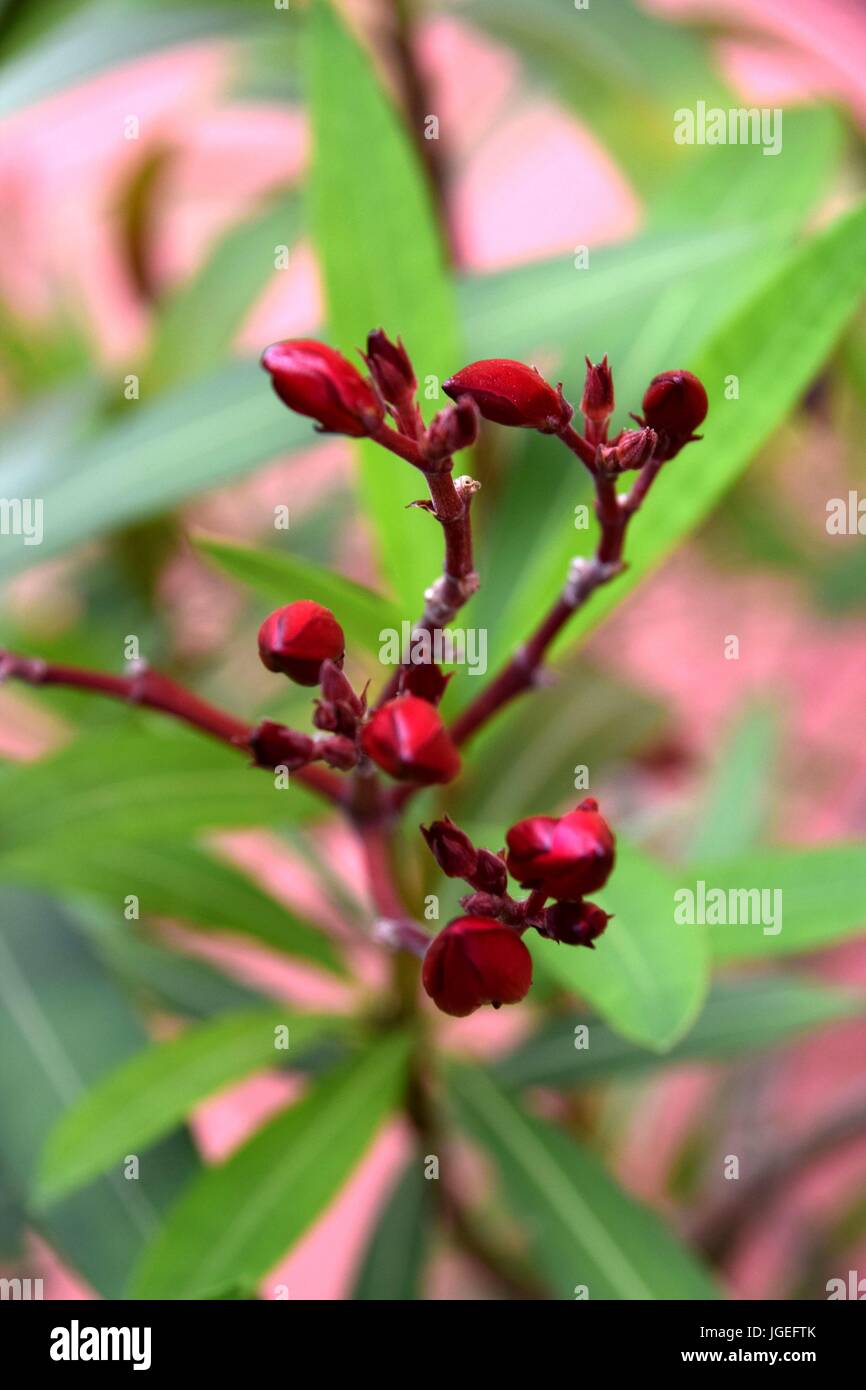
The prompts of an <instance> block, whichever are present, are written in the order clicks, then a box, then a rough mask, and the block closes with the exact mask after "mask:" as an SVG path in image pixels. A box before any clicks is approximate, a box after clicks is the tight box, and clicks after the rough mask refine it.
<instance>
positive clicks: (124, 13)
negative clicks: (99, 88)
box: [0, 0, 254, 117]
mask: <svg viewBox="0 0 866 1390" xmlns="http://www.w3.org/2000/svg"><path fill="white" fill-rule="evenodd" d="M248 4H250V0H244V3H243V4H240V5H239V4H238V3H237V0H233V3H232V4H219V3H214V4H210V3H209V4H206V5H205V4H195V3H187V4H186V5H185V6H183V7H181V8H178V7H177V6H176V5H172V6H170V7H169V6H167V5H165V4H159V3H153V0H151V3H150V4H143V3H141V0H101V2H100V3H97V4H92V5H88V6H86V7H83V8H82V9H80V10H78V11H77V12H76V13H75V14H73V15H72V16H71V18H70V19H69V20H68V21H67V22H65V23H63V24H59V25H56V26H54V27H53V28H52V29H50V30H49V32H48V33H47V34H46V35H45V37H44V38H42V39H41V40H40V41H39V42H38V43H36V44H34V45H32V46H30V47H27V48H25V49H24V50H23V52H21V53H20V55H18V56H16V57H15V58H14V59H13V60H12V61H11V62H10V63H9V64H8V65H7V66H6V67H5V69H4V73H3V93H2V97H0V117H3V116H8V115H9V114H10V113H11V112H13V111H16V110H18V109H19V108H20V107H23V106H29V105H31V104H32V103H34V102H37V101H43V100H44V99H45V98H46V97H49V96H51V95H52V93H54V92H57V91H61V90H62V89H63V88H64V87H69V86H73V85H74V84H76V83H78V82H84V81H86V80H87V79H88V78H90V77H95V76H96V75H97V74H98V73H100V72H104V71H106V70H107V69H109V68H113V67H115V66H117V65H119V64H121V63H124V62H129V61H132V60H133V59H136V58H141V57H142V56H144V55H145V54H146V53H151V52H158V51H159V50H161V49H164V48H170V47H172V46H173V45H174V44H181V43H188V42H190V41H192V40H193V39H199V38H206V37H208V36H209V35H214V34H232V33H238V32H243V30H244V29H246V28H247V27H248V26H249V25H250V23H251V20H252V19H253V18H254V14H252V13H251V11H250V10H249V9H247V13H246V14H245V13H244V10H245V8H246V6H247V5H248Z"/></svg>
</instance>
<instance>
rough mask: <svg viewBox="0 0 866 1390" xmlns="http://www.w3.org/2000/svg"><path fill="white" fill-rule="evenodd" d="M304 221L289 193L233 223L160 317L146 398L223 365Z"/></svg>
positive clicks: (144, 373)
mask: <svg viewBox="0 0 866 1390" xmlns="http://www.w3.org/2000/svg"><path fill="white" fill-rule="evenodd" d="M298 223H299V213H298V198H297V194H295V193H289V194H284V195H283V196H282V197H280V198H278V199H277V200H276V201H275V202H274V203H273V205H272V206H269V207H267V208H265V209H264V211H262V212H260V213H258V214H257V216H255V217H253V218H251V219H249V220H247V221H245V222H242V223H241V225H240V226H239V227H233V228H232V230H231V231H230V232H228V233H227V234H226V235H225V236H224V237H223V238H222V239H221V240H220V241H219V242H218V244H217V246H216V249H215V250H214V251H213V253H212V254H211V256H210V258H209V260H208V261H206V263H205V264H204V266H203V267H202V268H201V270H200V271H199V272H198V274H197V275H194V276H193V278H192V279H191V280H190V281H189V282H188V283H187V284H185V285H182V286H181V287H180V289H178V290H176V291H175V292H174V294H173V295H172V297H171V299H170V300H169V302H168V304H167V305H166V306H165V308H164V309H162V311H161V313H160V315H159V319H158V322H157V327H156V334H155V338H154V342H153V345H152V347H151V350H150V353H149V355H148V358H147V361H146V362H145V363H144V364H143V365H142V368H141V371H140V373H139V375H140V378H141V382H142V390H143V392H144V393H145V394H146V396H148V397H149V396H150V395H151V393H152V392H153V391H160V390H162V389H164V387H165V386H166V385H172V386H174V385H176V384H177V383H178V382H181V381H186V380H189V379H190V378H193V377H196V376H202V375H204V373H205V372H206V371H209V370H212V369H214V368H216V367H218V366H219V365H220V363H221V362H222V361H223V359H224V358H225V357H226V355H227V354H228V352H229V350H230V349H231V346H232V342H233V340H234V337H235V335H236V333H237V332H238V330H239V329H240V327H241V326H242V324H243V320H244V315H245V314H246V313H247V311H248V310H249V309H250V308H251V306H252V304H253V303H254V301H255V299H256V296H257V295H258V294H259V293H260V292H261V291H262V290H263V289H264V287H265V285H266V284H267V282H268V279H269V278H270V276H271V275H273V273H274V255H275V251H276V248H277V246H282V245H285V246H288V247H291V246H292V245H293V244H294V243H295V241H296V240H297V236H298Z"/></svg>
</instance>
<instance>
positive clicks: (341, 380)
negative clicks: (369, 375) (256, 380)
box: [262, 338, 385, 438]
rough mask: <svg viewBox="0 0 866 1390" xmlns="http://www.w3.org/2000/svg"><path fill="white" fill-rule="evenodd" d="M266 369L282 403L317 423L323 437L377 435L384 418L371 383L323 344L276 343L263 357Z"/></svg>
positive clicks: (309, 341)
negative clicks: (333, 435) (326, 434)
mask: <svg viewBox="0 0 866 1390" xmlns="http://www.w3.org/2000/svg"><path fill="white" fill-rule="evenodd" d="M262 366H263V367H264V369H265V371H267V372H270V374H271V382H272V384H273V388H274V390H275V391H276V393H277V395H278V396H279V398H280V400H281V401H282V402H283V403H284V404H285V405H287V406H288V407H289V409H290V410H295V411H297V413H298V414H299V415H308V416H310V418H311V419H313V420H317V421H318V422H319V428H320V430H321V431H322V432H328V433H331V434H349V435H352V436H353V437H355V438H360V437H361V436H362V435H367V434H373V433H374V431H375V430H376V429H378V427H379V425H381V423H382V421H383V420H384V418H385V407H384V406H383V404H382V402H381V400H380V399H379V397H378V396H377V394H376V392H375V391H374V390H373V387H372V385H371V384H370V382H369V381H367V380H366V379H365V378H364V377H362V376H361V373H360V372H359V371H358V369H357V367H353V366H352V363H351V362H349V361H348V360H347V358H345V357H344V356H343V354H342V353H340V352H336V351H335V349H334V348H330V347H327V346H326V345H325V344H324V343H316V342H314V341H313V340H312V339H309V338H293V339H289V340H288V341H287V342H284V343H273V344H272V345H271V346H270V347H269V348H266V349H265V351H264V353H263V354H262Z"/></svg>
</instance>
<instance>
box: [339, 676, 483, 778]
mask: <svg viewBox="0 0 866 1390" xmlns="http://www.w3.org/2000/svg"><path fill="white" fill-rule="evenodd" d="M361 746H362V747H363V749H364V752H365V753H366V754H367V756H368V757H370V758H372V759H373V762H374V763H377V764H378V765H379V767H381V768H383V769H384V771H385V772H388V773H390V775H391V776H392V777H396V778H397V780H398V781H401V782H418V783H420V784H422V785H423V786H428V785H430V784H432V783H434V782H450V781H451V779H452V777H456V776H457V773H458V772H459V771H460V754H459V753H458V752H457V749H456V748H455V747H454V744H453V743H452V741H451V735H450V734H449V733H448V730H447V729H446V728H445V725H444V724H443V723H442V720H441V718H440V716H439V713H438V711H437V710H435V709H434V708H433V706H432V705H429V704H428V703H427V701H426V700H421V699H419V698H418V697H417V696H416V695H400V696H398V697H397V699H396V700H388V701H387V702H386V703H385V704H384V705H382V706H381V707H380V708H379V709H378V710H377V711H376V713H375V714H374V715H373V718H372V719H371V720H370V722H369V724H365V725H364V727H363V729H362V730H361Z"/></svg>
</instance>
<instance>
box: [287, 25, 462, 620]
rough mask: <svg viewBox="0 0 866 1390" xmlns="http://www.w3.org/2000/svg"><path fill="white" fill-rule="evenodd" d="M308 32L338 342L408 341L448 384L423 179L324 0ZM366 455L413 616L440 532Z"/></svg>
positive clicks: (452, 318)
mask: <svg viewBox="0 0 866 1390" xmlns="http://www.w3.org/2000/svg"><path fill="white" fill-rule="evenodd" d="M307 24H308V33H307V35H306V44H307V47H306V63H305V70H306V71H307V73H308V82H309V112H310V121H311V125H312V133H313V154H312V164H311V174H310V207H311V217H312V226H313V232H314V236H315V241H316V247H317V251H318V255H319V261H320V265H321V269H322V276H323V280H324V287H325V296H326V299H327V304H328V323H329V329H330V339H331V341H332V342H333V343H334V345H335V346H336V347H339V348H340V349H341V350H342V351H344V352H350V351H351V349H352V348H353V347H356V346H361V345H363V344H364V342H365V341H366V335H367V333H368V331H369V330H370V329H371V328H378V327H380V326H381V327H383V328H384V329H385V331H386V332H387V333H389V334H390V335H391V336H392V337H395V336H397V335H398V334H399V335H400V336H401V337H402V338H403V341H404V342H405V344H406V347H407V348H408V350H409V352H410V354H411V355H412V359H413V361H414V363H415V366H416V370H417V372H418V374H419V380H420V382H421V385H422V388H423V386H424V383H425V379H426V378H428V377H429V376H431V375H433V374H435V375H436V376H437V377H438V380H439V382H441V381H443V380H444V379H445V378H446V377H447V376H449V375H450V374H451V372H453V371H455V370H456V369H457V367H458V366H459V365H460V362H459V360H458V356H457V331H456V311H455V308H454V305H453V303H452V294H451V289H450V286H449V284H448V280H447V277H446V275H445V271H444V260H443V253H442V247H441V245H440V239H439V236H438V234H437V231H436V228H435V224H434V218H433V211H432V208H431V205H430V199H429V196H428V191H427V187H426V184H425V180H424V176H423V174H422V171H421V169H420V168H419V166H418V162H417V160H416V158H415V155H414V153H413V151H412V149H411V147H410V144H409V140H408V137H407V135H406V133H405V132H404V130H403V129H402V127H401V124H400V120H399V118H398V116H397V114H396V112H395V111H394V110H393V108H392V106H391V103H390V101H389V99H388V98H387V97H386V95H385V93H384V92H383V90H382V88H381V86H380V85H379V82H378V79H377V77H376V75H375V72H374V69H373V66H372V64H371V62H370V59H369V58H368V57H367V55H366V54H364V53H363V52H362V51H361V49H360V48H359V47H358V45H357V43H356V42H355V40H354V39H353V38H352V37H351V36H350V35H349V33H348V32H347V30H346V29H345V27H344V26H343V24H342V22H341V21H340V20H338V19H337V17H336V15H335V13H334V10H333V8H332V7H331V5H330V3H329V2H328V0H315V3H314V4H313V6H312V11H311V14H310V15H309V19H308V21H307ZM424 399H426V397H425V396H424V392H423V390H422V400H424ZM436 404H437V405H445V404H447V402H446V400H445V397H444V396H442V395H441V394H438V395H437V400H436ZM360 453H361V492H362V495H363V498H364V501H365V504H366V507H367V510H368V513H369V516H370V518H371V520H372V523H373V526H374V528H375V532H376V538H377V542H378V546H379V552H380V555H381V559H382V562H383V565H384V572H385V575H386V577H387V579H388V581H389V584H390V586H391V588H392V589H393V591H394V593H395V595H396V596H397V598H398V600H399V601H400V604H401V607H402V608H403V609H404V610H405V611H407V612H409V613H411V614H414V612H415V610H416V609H417V608H418V607H419V605H420V603H421V596H422V594H423V592H424V590H425V589H426V588H427V586H428V585H429V584H430V583H431V581H432V580H433V579H434V578H435V577H436V575H437V574H438V573H439V571H440V569H441V565H442V538H441V535H440V534H439V527H438V526H437V525H436V523H435V522H434V521H433V520H432V519H431V517H429V516H428V515H427V514H426V513H425V512H422V511H414V512H409V513H408V514H404V513H403V512H402V508H403V507H405V506H406V505H407V504H408V503H410V502H412V501H414V500H415V499H416V498H418V497H420V496H423V495H424V493H425V489H424V486H423V480H422V479H421V477H420V475H419V474H418V473H416V471H415V470H414V469H413V468H411V467H410V466H407V464H405V463H404V462H403V461H402V460H400V459H396V458H393V457H390V456H388V455H386V454H385V453H384V452H383V451H382V450H381V449H379V448H378V447H376V446H375V445H370V444H366V445H362V446H361V448H360Z"/></svg>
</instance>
